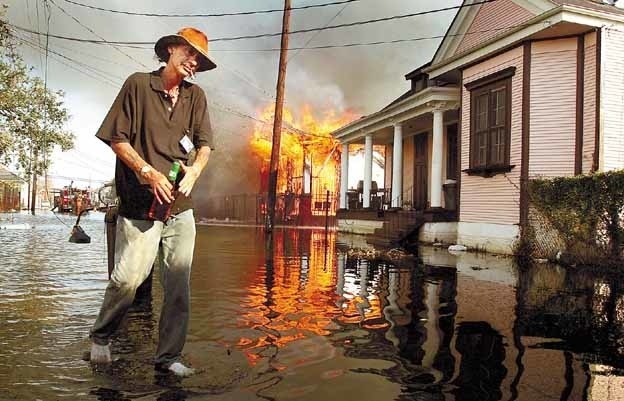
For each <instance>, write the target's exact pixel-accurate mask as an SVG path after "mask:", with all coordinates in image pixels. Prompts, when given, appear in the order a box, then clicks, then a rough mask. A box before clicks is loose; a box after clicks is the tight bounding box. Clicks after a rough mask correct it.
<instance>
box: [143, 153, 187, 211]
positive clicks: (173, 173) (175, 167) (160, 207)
mask: <svg viewBox="0 0 624 401" xmlns="http://www.w3.org/2000/svg"><path fill="white" fill-rule="evenodd" d="M179 172H180V162H177V161H176V162H173V164H172V165H171V168H170V169H169V173H168V174H167V179H168V180H169V182H170V183H171V185H172V186H173V190H172V191H171V192H172V194H173V197H174V198H175V197H176V194H177V191H178V188H177V184H176V180H177V179H178V173H179ZM172 206H173V202H167V201H163V203H159V202H158V199H156V196H154V200H153V201H152V206H151V207H150V210H149V212H148V213H147V217H148V218H149V219H150V220H158V221H163V222H164V221H167V219H168V218H169V217H170V216H171V207H172Z"/></svg>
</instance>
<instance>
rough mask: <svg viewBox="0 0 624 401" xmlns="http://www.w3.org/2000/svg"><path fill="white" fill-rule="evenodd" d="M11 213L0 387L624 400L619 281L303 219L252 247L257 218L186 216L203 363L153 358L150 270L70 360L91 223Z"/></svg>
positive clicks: (86, 310) (81, 393)
mask: <svg viewBox="0 0 624 401" xmlns="http://www.w3.org/2000/svg"><path fill="white" fill-rule="evenodd" d="M100 217H101V216H100ZM20 218H21V219H22V221H18V223H20V224H30V225H32V226H33V227H34V228H33V229H29V230H23V229H22V230H17V229H15V230H7V231H0V239H2V240H3V243H4V244H6V246H5V247H4V248H3V249H0V257H1V259H0V267H1V268H0V294H1V295H2V296H1V297H0V321H2V324H0V399H3V397H5V398H8V399H11V398H16V399H37V398H38V399H46V400H47V399H61V398H68V399H97V400H124V399H141V400H186V399H189V400H196V399H199V400H204V399H207V400H213V399H218V400H257V399H272V400H289V399H297V400H319V399H321V400H322V399H326V400H341V399H357V400H358V401H363V400H375V401H378V400H414V399H417V400H548V399H559V400H609V399H618V397H620V398H621V397H624V395H623V394H622V393H621V391H622V390H621V389H622V385H623V384H624V381H623V380H622V377H624V374H623V370H622V368H623V366H622V362H621V361H622V356H623V353H624V342H623V341H624V340H623V339H624V332H623V330H624V326H623V322H624V309H623V307H624V290H623V289H622V285H621V283H622V280H621V279H622V277H621V276H620V275H617V274H612V273H606V272H597V271H591V270H587V269H580V268H577V269H573V270H570V269H567V270H566V269H562V268H560V267H557V266H552V265H534V266H522V267H521V268H519V269H517V268H516V267H515V265H514V264H513V262H512V261H511V260H509V259H505V258H497V257H492V256H485V255H474V254H461V255H450V254H449V253H448V252H446V251H445V250H436V249H431V248H423V249H421V250H420V257H421V261H420V262H414V263H411V264H407V265H405V264H404V263H401V264H392V263H389V262H387V261H380V260H372V261H371V260H363V259H360V258H357V257H354V256H352V254H351V253H350V252H349V244H351V243H353V241H354V239H353V238H351V237H343V236H338V237H337V236H336V234H335V233H332V232H330V233H327V234H326V233H325V232H323V231H312V230H277V231H275V232H274V236H273V238H272V241H270V242H268V244H267V242H266V241H265V238H264V233H263V231H262V230H260V229H255V228H240V227H239V228H237V227H229V228H226V227H208V226H199V227H198V246H197V247H196V255H195V262H194V266H193V273H192V279H191V282H192V313H191V315H192V320H191V322H190V331H189V336H188V341H187V345H186V347H185V353H186V355H185V357H186V358H187V359H188V360H189V361H190V362H191V363H192V364H193V365H194V366H195V367H198V368H199V369H200V370H202V372H201V373H200V374H199V375H198V376H196V377H193V378H190V379H185V380H182V381H180V380H175V379H172V378H170V377H167V376H159V375H156V374H155V372H154V370H153V367H152V358H153V355H154V350H155V343H156V333H157V317H158V316H159V314H160V308H161V298H162V292H161V289H160V285H159V284H158V274H155V275H154V277H155V278H154V281H155V283H154V286H153V291H152V293H151V294H148V295H147V296H145V297H143V298H142V299H141V302H138V303H136V304H135V305H134V307H133V308H132V310H131V312H130V313H129V315H128V317H127V319H126V322H125V323H124V324H123V325H122V328H121V330H120V331H119V332H118V333H117V335H116V336H115V338H114V339H113V351H114V358H115V362H114V363H113V365H112V366H111V367H110V369H107V370H106V369H105V370H101V371H93V370H92V369H91V367H90V366H89V365H88V364H87V363H86V362H82V361H80V357H81V354H82V352H83V351H84V350H85V349H86V348H87V346H88V339H87V335H88V329H89V327H90V325H91V324H92V322H93V319H95V315H96V313H97V309H98V307H99V302H100V301H101V296H102V294H103V291H104V287H105V285H106V276H107V271H106V262H105V259H104V255H105V253H104V239H103V235H102V234H103V224H102V223H101V220H99V218H98V216H97V215H93V216H92V217H90V218H87V219H86V220H85V222H84V224H83V226H84V227H85V229H87V231H88V233H89V234H90V235H91V236H92V238H93V242H92V243H91V244H90V245H86V246H85V245H76V244H69V243H68V242H67V235H68V231H64V230H63V226H59V223H58V220H57V219H56V218H52V217H50V216H47V217H46V216H39V217H35V218H36V219H37V220H32V219H34V218H33V217H32V216H24V217H20ZM61 218H62V217H61ZM70 223H71V221H69V220H68V224H70ZM9 231H10V232H9Z"/></svg>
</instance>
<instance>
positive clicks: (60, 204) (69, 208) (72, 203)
mask: <svg viewBox="0 0 624 401" xmlns="http://www.w3.org/2000/svg"><path fill="white" fill-rule="evenodd" d="M53 192H54V207H55V208H56V210H58V211H59V212H62V213H73V214H75V215H78V214H80V212H81V211H83V210H85V209H90V208H92V207H93V205H92V201H91V194H90V192H89V191H88V190H86V189H78V188H73V187H71V186H65V187H63V188H62V189H56V190H54V191H53Z"/></svg>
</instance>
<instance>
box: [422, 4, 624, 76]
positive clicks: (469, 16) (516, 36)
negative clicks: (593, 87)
mask: <svg viewBox="0 0 624 401" xmlns="http://www.w3.org/2000/svg"><path fill="white" fill-rule="evenodd" d="M519 14H522V16H519ZM585 17H587V18H585ZM553 21H554V22H553ZM579 21H582V22H579ZM585 22H587V24H586V25H587V26H588V27H590V28H588V29H591V27H594V28H595V27H600V26H604V25H605V24H609V23H611V22H612V23H618V24H622V23H624V9H621V8H618V7H616V6H613V5H609V4H606V3H603V2H602V0H464V1H463V3H462V6H461V7H460V9H459V11H458V12H457V14H456V15H455V19H454V20H453V22H452V23H451V25H450V26H449V28H448V30H447V32H446V34H445V36H444V39H443V40H442V42H441V43H440V45H439V47H438V49H437V50H436V53H435V54H434V57H433V59H432V61H431V64H432V65H431V67H429V68H426V69H425V72H427V73H429V74H430V75H431V76H432V77H434V78H435V77H436V76H439V75H441V74H444V73H447V72H450V71H451V70H453V69H455V68H458V67H460V66H461V65H462V64H463V63H466V62H473V61H475V60H476V59H478V58H482V57H485V56H486V54H488V53H490V52H493V51H497V50H500V49H501V48H504V47H506V46H511V45H513V44H514V43H518V42H519V41H521V40H525V39H526V38H528V37H531V36H533V35H537V34H538V33H539V32H540V31H543V30H545V29H547V28H548V27H550V26H551V24H557V23H572V24H577V25H579V26H580V25H585ZM473 24H474V26H473ZM471 33H475V35H476V36H475V37H478V40H474V37H472V39H473V40H469V39H466V40H465V42H464V43H462V42H463V41H464V39H465V38H470V37H469V36H468V35H469V34H471Z"/></svg>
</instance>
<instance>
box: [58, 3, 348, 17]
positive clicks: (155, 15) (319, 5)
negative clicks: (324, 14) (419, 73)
mask: <svg viewBox="0 0 624 401" xmlns="http://www.w3.org/2000/svg"><path fill="white" fill-rule="evenodd" d="M63 1H64V2H66V3H70V4H74V5H77V6H80V7H85V8H90V9H92V10H98V11H105V12H109V13H116V14H125V15H134V16H142V17H162V18H191V17H232V16H239V15H254V14H269V13H275V12H283V11H284V9H282V8H279V9H270V10H257V11H239V12H232V13H213V14H159V13H141V12H134V11H123V10H112V9H109V8H103V7H96V6H92V5H89V4H83V3H79V2H77V1H73V0H63ZM356 1H360V0H342V1H334V2H331V3H322V4H312V5H308V6H300V7H291V8H290V10H306V9H310V8H319V7H327V6H335V5H340V4H345V3H354V2H356Z"/></svg>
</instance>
